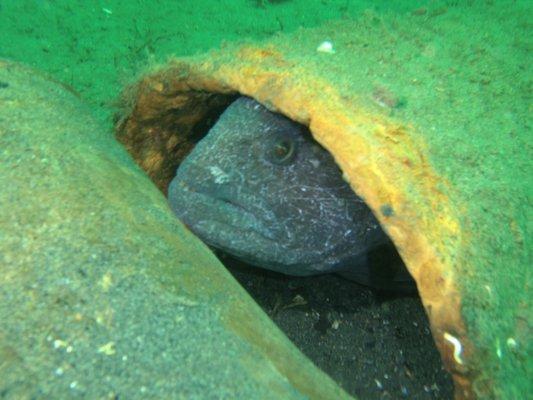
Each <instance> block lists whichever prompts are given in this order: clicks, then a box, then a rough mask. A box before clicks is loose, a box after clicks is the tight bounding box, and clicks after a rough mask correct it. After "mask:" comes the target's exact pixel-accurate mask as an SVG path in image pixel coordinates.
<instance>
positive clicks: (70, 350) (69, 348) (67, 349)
mask: <svg viewBox="0 0 533 400" xmlns="http://www.w3.org/2000/svg"><path fill="white" fill-rule="evenodd" d="M72 350H74V348H73V347H72V346H67V348H66V349H65V351H66V352H67V353H72Z"/></svg>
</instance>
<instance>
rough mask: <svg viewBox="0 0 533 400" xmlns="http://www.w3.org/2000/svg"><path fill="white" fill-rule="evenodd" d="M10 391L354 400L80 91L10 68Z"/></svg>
mask: <svg viewBox="0 0 533 400" xmlns="http://www.w3.org/2000/svg"><path fill="white" fill-rule="evenodd" d="M0 187H1V188H2V189H1V191H0V273H1V275H0V281H1V285H0V397H2V398H6V399H50V398H55V399H66V398H87V399H96V398H99V399H103V398H109V399H118V398H121V399H135V398H141V399H161V398H167V399H170V398H173V399H206V398H226V399H237V398H241V399H251V398H265V399H282V398H283V399H306V398H331V399H343V398H349V396H348V395H347V394H346V393H345V392H343V391H342V389H340V388H339V387H338V386H337V385H336V384H335V383H334V382H333V381H332V380H331V379H330V378H329V377H328V376H326V375H325V374H324V373H323V372H321V371H320V370H318V369H317V368H316V367H315V366H314V365H313V364H312V363H311V362H310V361H309V360H308V359H307V358H306V357H304V356H303V355H302V354H301V353H300V352H299V351H298V350H297V349H296V348H295V347H294V346H293V345H292V343H290V341H289V340H288V339H287V338H286V337H285V336H284V335H283V334H282V333H281V332H280V331H279V330H278V329H277V328H276V327H275V325H274V324H273V323H272V322H271V321H270V319H269V318H268V317H267V316H266V315H265V314H264V313H263V312H262V311H261V309H260V308H259V307H258V306H257V305H256V304H255V303H254V301H253V300H252V299H251V298H250V297H249V296H248V294H247V293H246V292H245V291H244V290H243V289H242V288H241V287H240V286H239V285H238V284H237V283H236V282H235V281H234V279H233V278H232V277H231V276H230V275H229V273H228V272H227V271H226V269H225V268H224V266H223V265H222V264H220V263H219V262H218V260H217V259H216V258H215V257H214V256H213V255H212V253H211V252H210V251H209V250H208V249H207V247H206V246H204V245H203V243H202V242H200V241H199V240H198V239H197V238H196V237H194V236H193V235H192V234H191V233H190V232H189V231H187V230H186V229H185V228H184V227H183V226H182V225H181V224H180V223H179V222H178V221H177V219H176V218H175V217H174V215H173V214H172V212H171V211H170V209H169V207H168V206H167V202H166V199H165V197H164V196H163V194H162V193H161V192H160V191H159V190H158V189H157V188H156V187H155V185H154V184H153V183H152V181H151V180H150V179H148V177H147V176H146V175H145V173H144V172H143V171H142V170H141V169H140V168H139V167H138V166H137V165H136V164H135V163H134V162H133V160H132V159H131V157H130V156H129V154H128V153H127V152H126V151H125V150H124V148H123V147H122V145H120V144H119V143H118V142H117V141H116V140H115V139H114V136H113V134H112V133H111V132H108V131H106V130H105V129H102V128H101V127H100V126H99V125H98V124H97V123H96V122H95V120H94V119H93V117H92V116H91V114H90V112H89V110H88V109H87V107H85V106H84V104H83V103H82V102H81V101H80V100H79V99H78V97H77V96H76V95H75V94H73V93H72V92H71V91H70V90H69V89H68V88H66V87H63V86H61V85H60V84H58V83H57V82H53V81H51V80H50V79H48V78H47V77H45V76H43V75H41V74H40V73H38V72H36V71H34V70H31V69H28V68H25V67H22V66H20V65H18V64H15V63H11V62H9V61H2V60H0Z"/></svg>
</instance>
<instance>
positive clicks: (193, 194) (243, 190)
mask: <svg viewBox="0 0 533 400" xmlns="http://www.w3.org/2000/svg"><path fill="white" fill-rule="evenodd" d="M168 198H169V203H170V205H171V208H172V210H173V211H174V213H175V214H176V215H177V216H178V218H180V219H181V220H182V222H183V223H184V224H185V225H187V226H188V227H189V228H190V229H191V230H192V231H193V232H194V233H195V234H196V235H197V236H199V237H200V238H201V239H202V240H203V241H204V242H206V243H207V244H209V245H211V246H212V247H215V248H218V249H220V250H223V251H224V252H226V253H229V254H230V255H232V256H234V257H236V258H238V259H240V260H242V261H245V262H247V263H249V264H252V265H255V266H259V267H262V268H268V269H271V270H274V271H278V272H282V273H285V274H288V275H300V276H304V275H314V274H320V273H325V272H337V271H342V270H345V272H346V275H347V276H348V277H350V278H351V279H353V280H356V281H359V282H360V283H363V284H367V285H371V286H377V287H381V286H384V287H388V286H391V283H392V286H394V284H397V285H400V286H401V285H403V284H404V283H405V282H408V285H411V284H412V281H411V280H410V277H409V274H408V273H407V272H406V271H405V269H404V268H403V266H402V268H400V271H399V272H398V271H397V268H396V267H394V268H395V269H393V273H392V274H390V273H389V274H388V275H390V276H386V279H385V281H384V280H383V279H382V278H379V277H378V278H379V279H378V280H377V281H376V280H375V279H373V270H372V265H371V263H370V259H369V254H370V253H371V251H372V250H373V249H374V250H375V249H379V248H381V247H383V246H385V247H386V246H389V245H390V246H392V245H391V244H390V243H391V242H390V240H389V238H388V237H387V235H386V234H385V233H384V232H383V230H382V229H381V227H380V226H379V223H378V222H377V220H376V218H375V217H374V215H373V214H372V212H371V211H370V210H369V208H368V207H367V206H366V205H365V203H364V202H363V200H361V199H360V198H358V197H357V196H356V195H355V194H354V192H353V191H352V190H351V188H350V187H349V186H348V184H347V183H346V182H345V181H344V180H343V179H342V175H341V172H340V170H339V168H338V167H337V165H336V164H335V162H334V161H333V158H332V156H331V155H330V154H329V153H328V152H327V151H326V150H324V149H323V148H322V147H320V145H318V144H317V143H316V142H315V141H314V140H313V139H312V138H311V135H310V133H309V132H308V131H307V129H306V128H304V127H302V126H300V125H298V124H296V123H294V122H293V121H291V120H289V119H287V118H285V117H284V116H282V115H279V114H275V113H272V112H270V111H269V110H268V109H266V108H265V107H264V106H262V105H261V104H259V103H257V102H256V101H254V100H252V99H250V98H247V97H241V98H239V99H238V100H236V101H235V102H234V103H232V104H231V105H230V106H229V107H228V108H227V109H226V111H225V112H224V113H223V114H222V115H221V117H220V119H219V120H218V122H217V123H216V124H215V125H214V126H213V127H212V128H211V130H210V131H209V133H208V134H207V135H206V136H205V137H204V138H203V139H202V140H201V141H200V142H198V144H197V145H196V147H195V148H194V150H193V151H192V152H191V153H190V154H189V155H188V156H187V157H186V158H185V160H184V161H183V162H182V163H181V165H180V166H179V168H178V171H177V173H176V177H175V178H174V179H173V180H172V182H171V184H170V186H169V194H168ZM374 267H375V266H374ZM380 267H381V266H380ZM397 272H398V273H397ZM385 275H387V274H385ZM374 281H376V282H377V283H374ZM394 282H396V283H394Z"/></svg>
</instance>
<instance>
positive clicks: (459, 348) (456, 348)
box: [444, 332, 463, 365]
mask: <svg viewBox="0 0 533 400" xmlns="http://www.w3.org/2000/svg"><path fill="white" fill-rule="evenodd" d="M444 339H446V340H447V341H448V342H450V343H451V344H452V345H453V358H454V360H455V362H456V363H457V364H459V365H463V359H462V358H461V353H462V352H463V345H462V344H461V342H460V341H459V339H457V338H456V337H455V336H453V335H450V334H449V333H448V332H444Z"/></svg>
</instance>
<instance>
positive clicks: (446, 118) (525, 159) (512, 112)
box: [270, 3, 533, 399]
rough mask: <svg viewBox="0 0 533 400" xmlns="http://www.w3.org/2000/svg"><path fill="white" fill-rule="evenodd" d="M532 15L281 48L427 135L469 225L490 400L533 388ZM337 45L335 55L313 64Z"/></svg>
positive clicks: (391, 28)
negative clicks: (327, 45) (319, 47)
mask: <svg viewBox="0 0 533 400" xmlns="http://www.w3.org/2000/svg"><path fill="white" fill-rule="evenodd" d="M532 10H533V9H532V7H531V5H527V4H525V3H523V4H517V3H514V4H513V7H505V8H503V9H502V8H499V7H495V6H488V5H487V4H480V5H479V6H471V7H465V8H455V9H454V8H452V7H450V8H447V9H437V10H436V11H435V12H434V14H433V15H432V14H431V11H428V12H427V13H426V14H424V15H418V14H411V15H409V16H406V15H402V16H399V15H398V14H394V13H385V14H378V13H368V14H366V15H365V16H363V17H362V18H360V19H359V20H357V21H356V22H352V21H339V22H331V23H326V24H324V26H322V27H320V28H318V29H313V30H310V31H309V30H308V31H300V32H296V33H294V34H293V36H291V35H288V36H285V37H283V40H279V41H276V40H271V41H270V43H271V44H272V43H273V44H274V48H276V49H277V50H279V51H280V53H282V54H284V56H286V59H285V61H286V62H287V63H289V64H291V63H294V64H299V65H302V64H304V63H305V64H306V69H308V70H314V71H317V72H316V74H317V76H320V77H323V78H325V79H326V80H328V81H330V82H334V86H335V87H336V88H340V89H339V90H340V94H341V96H346V97H348V98H349V97H351V96H353V97H355V98H356V99H357V101H358V102H360V103H361V104H364V106H365V107H366V108H368V109H371V110H375V112H378V113H383V114H384V115H387V116H388V117H390V118H392V119H393V120H396V121H399V123H401V124H403V125H405V126H408V127H409V129H412V130H413V131H414V132H417V133H418V135H419V137H418V139H419V141H420V142H421V143H425V145H426V146H427V150H426V151H427V154H429V156H430V160H429V161H430V163H431V165H432V167H433V168H434V169H435V171H436V172H437V173H438V174H439V175H441V176H442V177H443V178H444V182H446V181H448V182H449V184H445V185H443V186H442V187H440V188H439V189H440V190H442V192H443V193H444V194H445V195H446V196H448V197H449V198H450V200H451V201H452V203H453V204H454V207H455V209H454V210H453V212H454V213H455V217H457V218H459V222H460V237H456V238H453V240H456V241H457V244H458V248H459V249H460V250H459V252H458V253H456V254H452V255H451V256H452V257H454V274H455V275H456V278H455V280H456V281H457V284H458V287H459V289H460V291H461V299H462V307H461V312H462V316H463V318H464V320H465V322H466V325H467V329H468V336H469V338H470V340H471V341H472V342H473V346H474V347H476V348H477V349H478V354H477V356H476V357H475V358H474V359H472V360H471V362H472V364H470V365H467V368H469V369H470V371H476V372H470V377H471V379H473V382H474V385H473V389H474V392H475V393H476V394H477V395H478V396H479V397H480V398H485V397H486V396H495V397H496V398H508V399H515V398H525V396H526V394H527V393H531V390H532V389H531V380H530V377H531V374H532V373H533V371H532V368H531V363H532V357H533V354H532V347H531V343H532V340H531V338H532V336H531V334H532V332H531V296H532V295H531V266H532V260H531V252H530V249H531V237H530V234H531V233H530V232H531V221H532V212H531V210H532V208H531V197H532V191H533V178H532V176H533V168H532V167H533V166H532V161H531V160H532V156H533V154H532V151H531V143H532V142H531V140H532V134H531V128H530V124H531V119H530V114H531V78H532V75H531V66H530V64H531V56H530V55H528V50H530V48H531V41H530V39H529V37H530V36H531V30H530V28H529V25H528V24H529V19H530V16H531V15H532ZM326 38H327V39H329V40H331V42H332V43H333V45H334V50H335V53H334V54H327V53H326V54H324V55H323V57H320V58H319V60H317V59H316V57H315V58H314V59H313V60H311V57H309V56H308V54H309V53H310V52H313V51H314V46H316V44H317V43H321V41H323V40H324V39H326ZM376 38H379V41H376ZM296 43H298V44H299V45H298V46H295V44H296ZM342 77H349V78H350V79H349V80H346V81H342ZM466 374H467V376H468V374H469V372H466ZM489 388H491V389H489ZM492 390H494V392H492ZM491 392H492V394H491Z"/></svg>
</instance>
